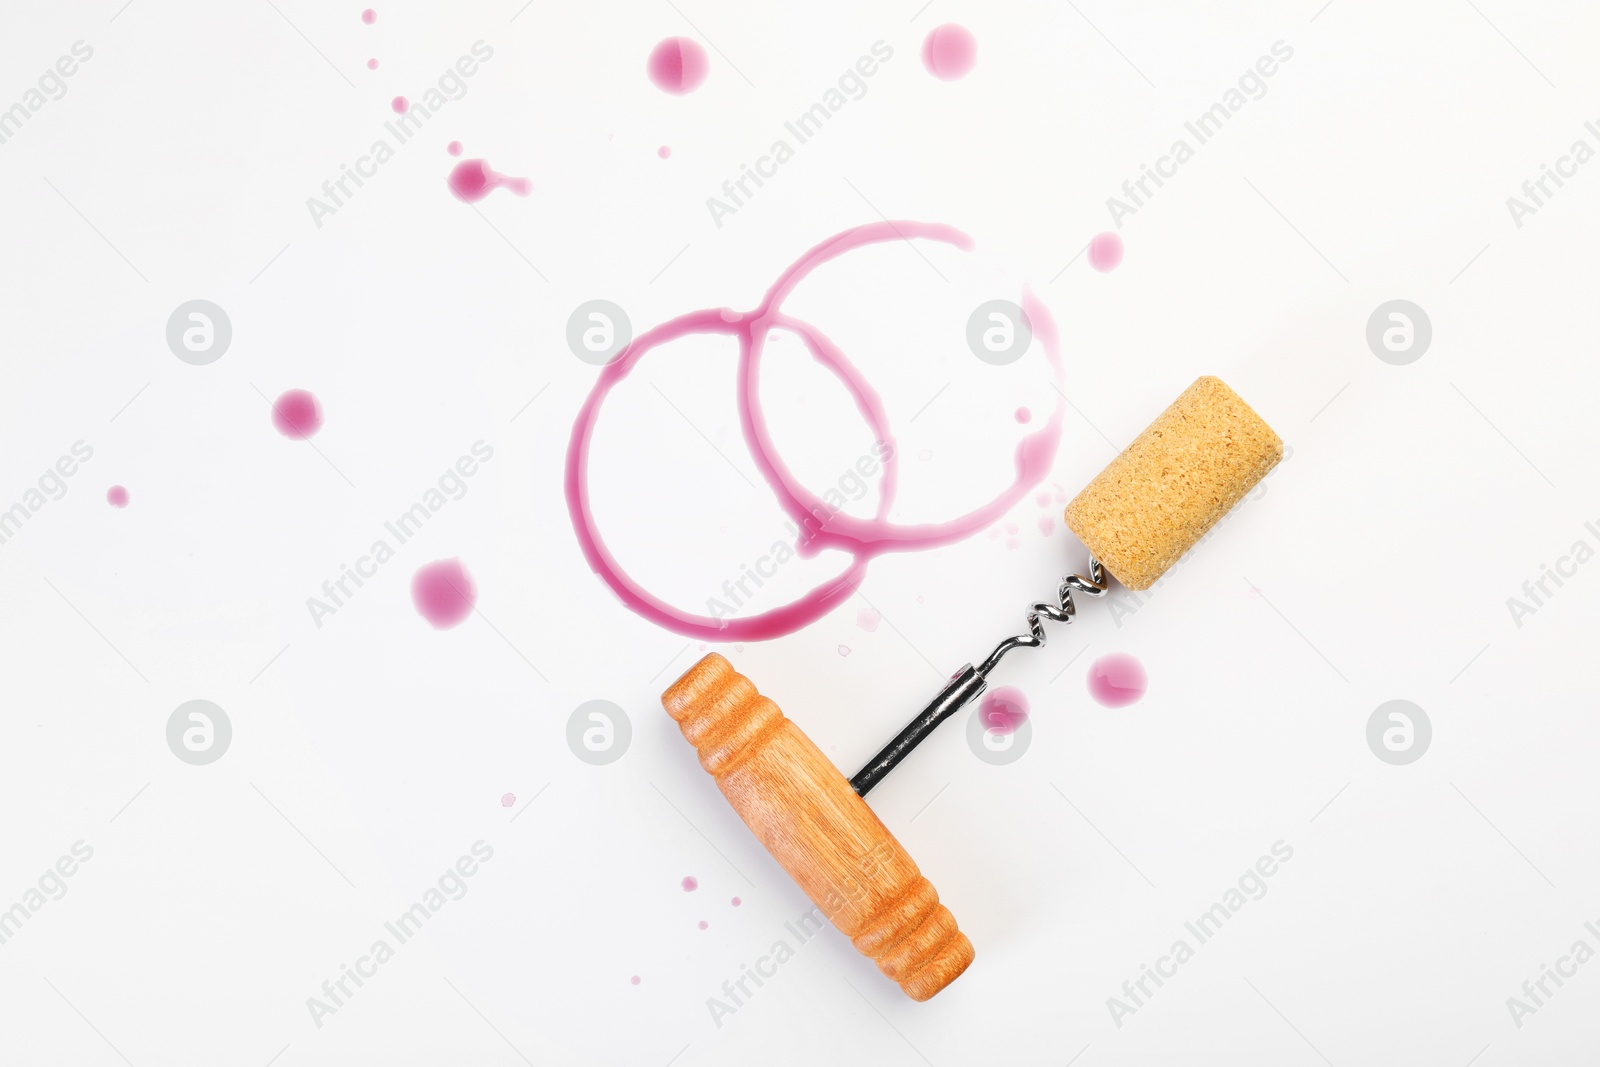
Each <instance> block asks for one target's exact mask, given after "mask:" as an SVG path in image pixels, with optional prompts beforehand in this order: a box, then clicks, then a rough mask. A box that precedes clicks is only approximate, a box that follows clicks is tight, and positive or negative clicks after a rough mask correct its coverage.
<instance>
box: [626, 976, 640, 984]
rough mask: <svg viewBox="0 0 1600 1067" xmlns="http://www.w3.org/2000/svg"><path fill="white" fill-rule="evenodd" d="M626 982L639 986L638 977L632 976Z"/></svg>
mask: <svg viewBox="0 0 1600 1067" xmlns="http://www.w3.org/2000/svg"><path fill="white" fill-rule="evenodd" d="M628 981H630V982H632V983H633V984H634V985H638V984H639V976H638V975H634V976H633V977H632V978H630V979H628Z"/></svg>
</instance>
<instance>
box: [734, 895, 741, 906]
mask: <svg viewBox="0 0 1600 1067" xmlns="http://www.w3.org/2000/svg"><path fill="white" fill-rule="evenodd" d="M739 904H740V900H739V898H738V897H734V898H733V906H734V907H736V908H737V907H738V906H739Z"/></svg>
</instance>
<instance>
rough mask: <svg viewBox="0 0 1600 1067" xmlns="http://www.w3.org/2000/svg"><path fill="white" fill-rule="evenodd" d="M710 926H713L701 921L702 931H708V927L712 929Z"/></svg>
mask: <svg viewBox="0 0 1600 1067" xmlns="http://www.w3.org/2000/svg"><path fill="white" fill-rule="evenodd" d="M710 925H711V924H710V923H708V922H706V921H705V920H704V919H701V920H700V929H702V930H704V929H707V928H708V927H710Z"/></svg>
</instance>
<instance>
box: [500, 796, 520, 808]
mask: <svg viewBox="0 0 1600 1067" xmlns="http://www.w3.org/2000/svg"><path fill="white" fill-rule="evenodd" d="M500 806H501V807H502V808H514V807H516V806H517V794H515V793H507V794H506V795H505V796H503V797H501V798H500Z"/></svg>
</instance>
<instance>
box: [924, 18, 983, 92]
mask: <svg viewBox="0 0 1600 1067" xmlns="http://www.w3.org/2000/svg"><path fill="white" fill-rule="evenodd" d="M977 62H978V40H977V38H975V37H973V36H972V33H971V31H969V30H968V29H967V28H966V27H965V26H959V25H957V24H956V23H954V22H947V23H945V24H944V25H943V26H938V27H935V28H934V30H933V31H932V32H931V33H929V34H928V36H927V37H926V38H924V39H923V41H922V65H923V66H924V67H926V68H928V73H929V74H932V75H933V76H934V77H935V78H938V79H939V80H940V81H947V82H953V81H956V80H958V79H961V78H965V77H966V76H967V75H968V74H970V73H972V68H973V67H974V66H975V65H976V64H977Z"/></svg>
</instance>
